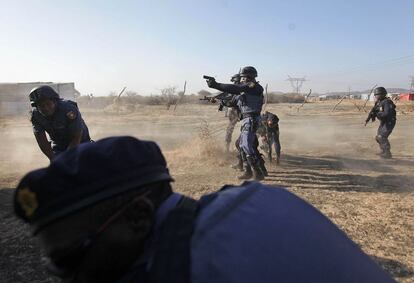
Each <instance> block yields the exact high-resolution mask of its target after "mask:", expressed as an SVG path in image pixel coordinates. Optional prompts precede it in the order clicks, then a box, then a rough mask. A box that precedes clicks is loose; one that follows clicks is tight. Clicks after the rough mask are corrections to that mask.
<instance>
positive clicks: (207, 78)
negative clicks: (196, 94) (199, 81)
mask: <svg viewBox="0 0 414 283" xmlns="http://www.w3.org/2000/svg"><path fill="white" fill-rule="evenodd" d="M203 79H206V80H214V77H211V76H206V75H204V76H203Z"/></svg>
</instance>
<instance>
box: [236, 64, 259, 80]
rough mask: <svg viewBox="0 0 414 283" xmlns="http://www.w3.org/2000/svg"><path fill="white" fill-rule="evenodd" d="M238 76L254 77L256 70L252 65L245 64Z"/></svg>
mask: <svg viewBox="0 0 414 283" xmlns="http://www.w3.org/2000/svg"><path fill="white" fill-rule="evenodd" d="M240 77H248V78H252V79H253V78H255V77H257V70H256V69H255V68H254V67H252V66H247V67H244V68H243V69H241V71H240Z"/></svg>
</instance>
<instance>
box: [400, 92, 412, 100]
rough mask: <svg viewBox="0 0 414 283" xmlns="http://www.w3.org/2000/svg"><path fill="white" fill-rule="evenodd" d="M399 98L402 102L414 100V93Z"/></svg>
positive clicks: (402, 94)
mask: <svg viewBox="0 0 414 283" xmlns="http://www.w3.org/2000/svg"><path fill="white" fill-rule="evenodd" d="M399 98H400V100H403V101H409V100H414V92H412V93H400V96H399Z"/></svg>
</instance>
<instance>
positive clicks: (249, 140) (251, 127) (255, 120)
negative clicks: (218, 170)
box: [207, 66, 264, 180]
mask: <svg viewBox="0 0 414 283" xmlns="http://www.w3.org/2000/svg"><path fill="white" fill-rule="evenodd" d="M256 77H257V71H256V69H255V68H254V67H251V66H247V67H244V68H242V70H241V71H240V84H221V83H218V82H216V81H215V80H214V79H213V78H210V79H208V80H207V84H208V86H209V87H210V88H214V89H217V90H220V91H223V92H227V93H231V94H235V96H234V97H233V100H232V101H231V102H230V105H233V106H237V107H238V109H239V111H240V113H241V134H240V143H239V145H240V148H241V150H242V151H243V153H244V154H245V156H246V161H247V164H246V165H247V166H246V171H245V173H244V174H243V175H242V176H240V177H239V178H240V179H250V178H252V177H253V178H254V179H255V180H263V179H264V174H263V171H262V170H261V168H260V166H261V163H260V156H259V155H258V151H257V147H255V141H256V139H257V136H256V131H257V128H258V126H259V123H260V112H261V111H262V106H263V99H264V97H263V87H262V86H261V85H260V84H259V83H258V82H257V81H256ZM249 168H252V169H253V171H252V170H251V169H249Z"/></svg>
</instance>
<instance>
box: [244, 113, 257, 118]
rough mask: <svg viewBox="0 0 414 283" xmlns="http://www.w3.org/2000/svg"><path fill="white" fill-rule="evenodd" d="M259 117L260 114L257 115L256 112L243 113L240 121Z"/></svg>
mask: <svg viewBox="0 0 414 283" xmlns="http://www.w3.org/2000/svg"><path fill="white" fill-rule="evenodd" d="M259 116H260V113H257V112H252V113H243V114H242V119H244V118H256V117H259Z"/></svg>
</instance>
